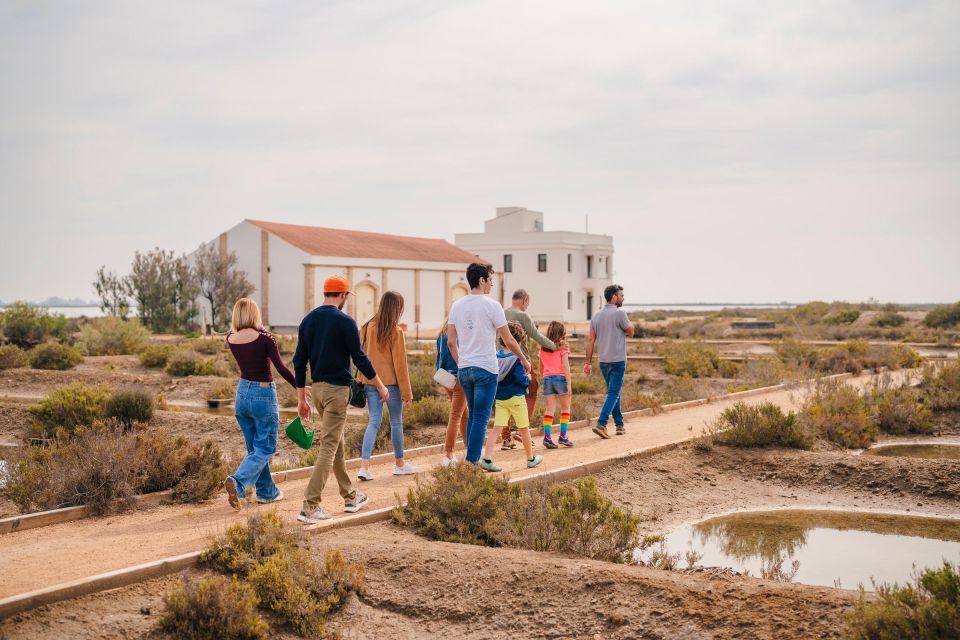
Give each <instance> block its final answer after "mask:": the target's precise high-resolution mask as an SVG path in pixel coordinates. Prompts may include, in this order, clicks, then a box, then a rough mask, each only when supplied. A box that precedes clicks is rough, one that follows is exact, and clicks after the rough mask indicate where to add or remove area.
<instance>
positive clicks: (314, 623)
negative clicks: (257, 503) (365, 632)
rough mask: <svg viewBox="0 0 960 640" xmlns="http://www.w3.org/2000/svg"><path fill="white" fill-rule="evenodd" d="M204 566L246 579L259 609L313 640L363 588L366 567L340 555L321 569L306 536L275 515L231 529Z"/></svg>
mask: <svg viewBox="0 0 960 640" xmlns="http://www.w3.org/2000/svg"><path fill="white" fill-rule="evenodd" d="M201 562H203V563H204V564H206V565H208V566H210V567H212V568H214V569H217V570H219V571H222V572H225V573H229V574H233V575H234V576H235V578H234V579H237V578H241V579H244V580H246V581H247V583H249V585H250V587H251V588H252V590H253V593H254V594H255V595H256V598H257V600H258V601H259V604H260V606H261V608H264V609H268V610H270V611H271V612H272V613H273V614H274V615H275V616H277V617H278V618H280V619H281V620H282V621H283V622H284V623H286V624H288V625H290V626H291V627H292V628H293V629H294V631H296V632H297V633H298V634H300V635H304V636H309V637H316V636H320V635H322V634H323V633H324V631H325V629H326V627H327V623H328V618H329V616H330V615H331V614H332V613H334V612H335V611H337V610H338V609H340V608H341V607H342V606H343V605H344V604H345V603H346V599H347V597H348V596H349V594H350V593H362V592H363V588H364V573H363V567H362V565H358V564H354V563H348V562H346V561H345V560H344V558H343V555H342V554H340V552H339V551H329V552H327V554H326V557H325V559H324V563H323V565H322V566H319V565H317V563H316V562H314V561H313V560H312V558H311V557H310V553H309V545H308V543H307V540H306V537H305V536H304V535H303V533H302V532H299V531H298V532H292V531H290V530H289V529H288V528H286V527H285V526H284V525H283V522H282V521H281V520H280V517H279V516H278V515H277V512H276V511H270V512H267V513H262V514H261V513H257V514H254V515H252V516H250V517H249V518H248V520H247V522H246V523H245V524H244V523H237V524H233V525H231V526H230V527H229V528H228V529H227V531H226V533H225V534H224V535H223V536H221V537H219V538H217V539H215V540H214V541H213V542H212V543H211V544H210V546H209V547H208V549H207V550H206V551H205V552H204V553H203V555H202V557H201Z"/></svg>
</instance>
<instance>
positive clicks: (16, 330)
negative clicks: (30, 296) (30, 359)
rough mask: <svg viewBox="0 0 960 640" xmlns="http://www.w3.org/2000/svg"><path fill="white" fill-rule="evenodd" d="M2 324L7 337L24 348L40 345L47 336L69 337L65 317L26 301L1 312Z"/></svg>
mask: <svg viewBox="0 0 960 640" xmlns="http://www.w3.org/2000/svg"><path fill="white" fill-rule="evenodd" d="M0 325H2V326H3V335H4V336H5V337H6V339H7V340H8V341H9V342H12V343H13V344H15V345H17V346H18V347H21V348H24V349H28V348H30V347H33V346H35V345H38V344H40V343H41V342H43V341H45V340H46V339H47V338H51V337H52V338H56V339H58V340H64V339H66V337H67V319H66V318H65V317H63V316H62V315H61V314H58V313H54V314H51V313H50V312H48V311H47V310H46V309H45V308H44V307H35V306H33V305H31V304H28V303H26V302H14V303H12V304H10V305H8V306H7V307H6V308H5V309H4V310H3V313H2V314H0Z"/></svg>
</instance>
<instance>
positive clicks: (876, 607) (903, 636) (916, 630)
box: [844, 560, 960, 640]
mask: <svg viewBox="0 0 960 640" xmlns="http://www.w3.org/2000/svg"><path fill="white" fill-rule="evenodd" d="M874 589H875V590H876V592H877V596H876V597H875V598H874V597H867V594H866V592H865V590H864V588H863V586H862V585H861V586H860V597H859V599H858V600H857V602H856V604H855V605H854V607H853V610H852V611H850V612H849V613H848V614H847V615H846V620H845V622H846V625H845V628H844V638H847V639H848V640H914V639H915V638H960V571H958V568H957V566H956V565H954V564H953V563H951V562H949V561H947V560H944V562H943V566H942V567H940V568H939V569H924V570H923V571H921V572H920V574H919V575H916V576H915V577H914V579H913V582H912V583H907V584H905V585H903V586H902V587H901V586H900V585H899V584H897V583H893V584H892V585H891V584H888V583H882V584H879V585H878V584H876V583H874Z"/></svg>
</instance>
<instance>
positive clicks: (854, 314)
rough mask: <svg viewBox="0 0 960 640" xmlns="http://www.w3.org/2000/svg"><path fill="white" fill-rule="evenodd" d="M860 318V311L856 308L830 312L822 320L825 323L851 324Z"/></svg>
mask: <svg viewBox="0 0 960 640" xmlns="http://www.w3.org/2000/svg"><path fill="white" fill-rule="evenodd" d="M859 319H860V312H859V311H858V310H856V309H845V310H843V311H837V312H836V313H832V314H830V315H829V316H827V317H826V318H824V319H823V321H824V322H825V323H826V324H833V325H840V324H853V323H854V322H856V321H857V320H859Z"/></svg>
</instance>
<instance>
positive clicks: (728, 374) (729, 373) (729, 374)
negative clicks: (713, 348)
mask: <svg viewBox="0 0 960 640" xmlns="http://www.w3.org/2000/svg"><path fill="white" fill-rule="evenodd" d="M717 373H719V374H720V377H721V378H736V377H737V374H738V373H740V366H739V365H738V364H737V363H736V362H733V361H731V360H724V359H723V358H721V359H720V362H719V364H718V365H717Z"/></svg>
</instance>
